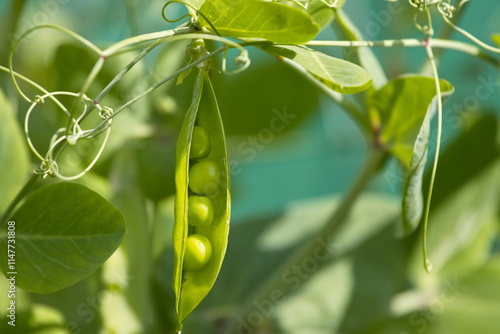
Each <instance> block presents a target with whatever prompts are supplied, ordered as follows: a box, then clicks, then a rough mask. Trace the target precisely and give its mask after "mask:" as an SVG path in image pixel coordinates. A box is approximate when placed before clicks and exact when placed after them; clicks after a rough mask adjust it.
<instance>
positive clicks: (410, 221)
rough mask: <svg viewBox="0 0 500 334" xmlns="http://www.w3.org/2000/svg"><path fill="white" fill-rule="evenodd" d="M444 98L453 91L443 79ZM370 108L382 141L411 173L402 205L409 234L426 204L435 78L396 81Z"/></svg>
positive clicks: (370, 102) (372, 98) (373, 98)
mask: <svg viewBox="0 0 500 334" xmlns="http://www.w3.org/2000/svg"><path fill="white" fill-rule="evenodd" d="M440 84H441V91H442V97H443V98H444V97H447V96H449V95H450V94H451V93H452V92H453V87H452V86H451V84H450V83H448V82H446V81H443V80H441V83H440ZM367 105H368V108H369V110H370V113H371V115H375V116H374V117H375V118H377V119H379V120H380V128H381V142H382V144H383V145H385V147H386V148H387V149H388V150H389V151H390V152H391V153H392V154H393V155H394V156H396V158H398V159H399V161H400V162H401V164H402V165H403V166H404V167H406V169H407V170H408V175H407V178H406V180H405V188H404V194H403V203H402V210H403V212H402V231H401V234H403V235H408V234H410V233H411V232H413V231H414V230H415V228H416V227H417V226H418V223H419V222H420V218H421V215H422V211H423V207H424V203H423V197H422V177H423V173H424V168H425V162H426V160H427V146H428V141H429V134H430V124H431V123H430V122H431V119H432V116H433V115H434V113H435V112H436V110H437V96H436V88H435V83H434V79H433V78H428V77H420V76H408V77H401V78H397V79H394V80H392V81H390V82H389V83H387V84H386V85H385V86H384V87H382V88H381V89H380V90H378V91H376V92H374V93H373V94H372V95H371V96H370V97H369V98H368V99H367Z"/></svg>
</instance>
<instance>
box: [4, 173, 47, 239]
mask: <svg viewBox="0 0 500 334" xmlns="http://www.w3.org/2000/svg"><path fill="white" fill-rule="evenodd" d="M39 178H40V175H38V174H33V175H32V176H31V177H30V178H29V180H28V181H27V182H26V184H25V185H24V187H22V188H21V190H20V191H19V193H18V194H17V196H16V197H15V198H14V200H13V201H12V202H10V204H9V206H8V207H7V209H6V210H5V212H4V213H3V215H2V217H1V218H0V229H1V228H2V227H3V225H4V224H5V223H6V222H7V220H8V219H9V218H10V215H11V214H12V212H13V211H14V210H15V208H16V207H17V205H18V204H19V202H21V201H22V199H23V198H24V197H26V195H28V194H29V193H30V192H31V190H33V187H34V186H35V184H36V182H37V181H38V179H39Z"/></svg>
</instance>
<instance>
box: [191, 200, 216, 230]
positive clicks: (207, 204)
mask: <svg viewBox="0 0 500 334" xmlns="http://www.w3.org/2000/svg"><path fill="white" fill-rule="evenodd" d="M213 219H214V205H213V203H212V200H211V199H210V198H208V197H205V196H195V195H192V196H189V198H188V223H189V225H191V226H208V225H210V224H211V223H212V220H213Z"/></svg>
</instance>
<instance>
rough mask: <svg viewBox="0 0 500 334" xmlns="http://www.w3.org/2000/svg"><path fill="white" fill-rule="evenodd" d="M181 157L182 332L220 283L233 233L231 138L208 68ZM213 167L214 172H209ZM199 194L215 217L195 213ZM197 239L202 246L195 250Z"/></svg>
mask: <svg viewBox="0 0 500 334" xmlns="http://www.w3.org/2000/svg"><path fill="white" fill-rule="evenodd" d="M200 129H201V132H200ZM200 133H201V134H200ZM200 141H201V142H202V143H201V144H200ZM207 145H208V146H207ZM176 159H177V160H176V170H175V183H176V197H175V225H174V230H173V247H174V276H173V287H174V291H175V296H176V313H177V331H178V332H179V333H180V331H181V329H182V323H183V321H184V320H185V319H186V317H187V316H188V315H189V314H190V313H191V312H192V311H193V310H194V309H195V308H196V306H197V305H198V304H199V303H200V302H201V301H202V300H203V299H204V298H205V296H206V295H207V294H208V293H209V292H210V290H211V289H212V286H213V285H214V283H215V280H216V278H217V276H218V274H219V271H220V268H221V266H222V262H223V259H224V255H225V252H226V247H227V238H228V233H229V216H230V189H229V188H230V183H229V165H228V159H227V150H226V142H225V136H224V130H223V126H222V121H221V116H220V113H219V107H218V105H217V100H216V97H215V94H214V90H213V86H212V83H211V81H210V78H209V75H208V70H207V69H205V68H201V69H200V70H199V74H198V77H197V80H196V83H195V89H194V94H193V100H192V104H191V106H190V108H189V110H188V112H187V114H186V116H185V119H184V123H183V125H182V128H181V131H180V134H179V139H178V142H177V152H176ZM207 166H208V167H209V168H208V169H207V168H205V167H207ZM207 170H208V174H206V175H205V174H203V173H205V172H206V171H207ZM204 183H205V184H204ZM193 189H194V190H193ZM193 197H196V198H197V199H200V198H201V199H202V200H203V201H201V202H202V204H203V203H205V202H206V201H208V202H210V203H211V205H210V207H209V208H208V209H209V211H210V213H209V214H207V211H206V210H205V211H203V206H202V210H201V211H202V212H201V216H203V217H205V218H206V217H207V216H210V218H209V221H207V220H205V221H201V220H200V219H199V215H198V216H196V212H195V214H194V216H193V214H192V213H191V205H192V204H194V205H195V206H196V205H197V204H199V201H197V202H196V203H194V202H193V203H192V202H191V201H192V198H193ZM205 209H207V208H206V207H205ZM204 213H205V215H203V214H204ZM196 217H198V218H196ZM207 243H208V245H207ZM193 245H194V247H196V246H200V247H201V249H198V250H197V249H194V251H193V249H192V246H193Z"/></svg>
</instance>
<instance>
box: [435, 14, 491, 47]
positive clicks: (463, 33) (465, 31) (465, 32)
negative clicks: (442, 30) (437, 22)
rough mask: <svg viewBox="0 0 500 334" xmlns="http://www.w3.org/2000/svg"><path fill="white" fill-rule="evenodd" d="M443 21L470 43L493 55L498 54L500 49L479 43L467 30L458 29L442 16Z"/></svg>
mask: <svg viewBox="0 0 500 334" xmlns="http://www.w3.org/2000/svg"><path fill="white" fill-rule="evenodd" d="M443 20H444V21H445V22H446V23H448V24H449V25H450V26H451V27H452V28H453V29H455V30H456V31H458V32H459V33H461V34H462V35H464V36H465V37H467V38H468V39H470V40H471V41H472V42H474V43H476V44H477V45H479V46H480V47H482V48H484V49H486V50H488V51H491V52H494V53H500V48H496V47H494V46H491V45H488V44H486V43H484V42H483V41H481V40H480V39H478V38H477V37H476V36H474V35H472V34H471V33H470V32H468V31H467V30H464V29H462V28H460V27H459V26H457V25H455V24H453V22H451V21H450V20H449V19H448V18H447V17H446V16H444V15H443Z"/></svg>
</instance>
